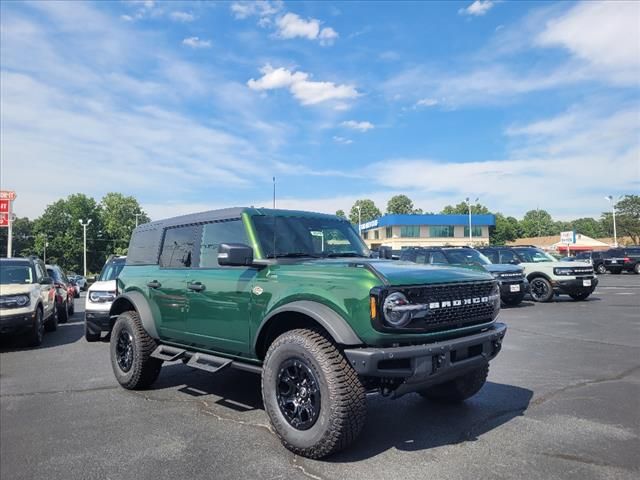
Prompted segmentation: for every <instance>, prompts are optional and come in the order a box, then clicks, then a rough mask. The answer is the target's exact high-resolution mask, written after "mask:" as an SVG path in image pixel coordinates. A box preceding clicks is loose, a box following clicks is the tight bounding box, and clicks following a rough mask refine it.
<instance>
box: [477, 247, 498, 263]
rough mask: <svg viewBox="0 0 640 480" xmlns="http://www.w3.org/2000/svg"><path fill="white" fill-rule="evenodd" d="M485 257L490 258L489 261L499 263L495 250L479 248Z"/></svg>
mask: <svg viewBox="0 0 640 480" xmlns="http://www.w3.org/2000/svg"><path fill="white" fill-rule="evenodd" d="M480 251H481V252H482V253H483V254H484V255H485V256H486V257H488V258H489V260H491V263H500V258H499V257H498V252H497V250H480Z"/></svg>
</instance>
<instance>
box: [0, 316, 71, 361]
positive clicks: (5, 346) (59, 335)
mask: <svg viewBox="0 0 640 480" xmlns="http://www.w3.org/2000/svg"><path fill="white" fill-rule="evenodd" d="M82 337H84V322H83V321H81V317H80V316H79V315H78V314H76V315H74V316H73V317H71V318H70V319H69V321H68V322H67V323H59V324H58V329H57V330H56V331H55V332H44V337H43V339H42V344H41V345H40V346H39V347H28V346H25V342H26V340H25V335H20V334H18V335H7V336H4V335H3V336H2V337H0V353H6V352H15V351H20V350H42V349H45V348H54V347H59V346H62V345H67V344H70V343H75V342H77V341H78V340H79V339H80V338H82Z"/></svg>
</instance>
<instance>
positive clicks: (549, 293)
mask: <svg viewBox="0 0 640 480" xmlns="http://www.w3.org/2000/svg"><path fill="white" fill-rule="evenodd" d="M529 286H530V295H531V298H532V299H533V301H534V302H541V303H544V302H549V301H550V300H551V299H552V298H553V287H552V286H551V282H549V280H547V279H546V278H544V277H536V278H533V279H531V281H530V282H529Z"/></svg>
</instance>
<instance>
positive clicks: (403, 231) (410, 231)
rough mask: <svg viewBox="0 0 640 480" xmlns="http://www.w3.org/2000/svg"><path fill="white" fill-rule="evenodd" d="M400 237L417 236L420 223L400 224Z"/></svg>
mask: <svg viewBox="0 0 640 480" xmlns="http://www.w3.org/2000/svg"><path fill="white" fill-rule="evenodd" d="M400 236H401V237H402V238H418V237H419V236H420V225H402V226H401V227H400Z"/></svg>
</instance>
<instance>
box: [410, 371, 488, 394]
mask: <svg viewBox="0 0 640 480" xmlns="http://www.w3.org/2000/svg"><path fill="white" fill-rule="evenodd" d="M488 375H489V364H488V363H487V364H486V365H485V366H483V367H480V368H477V369H475V370H472V371H471V372H469V373H465V374H464V375H461V376H459V377H457V378H454V379H453V380H450V381H448V382H446V383H442V384H440V385H435V386H433V387H429V388H427V389H425V390H422V391H420V392H418V393H419V394H420V395H421V396H422V397H424V398H427V399H429V400H434V401H437V402H443V403H460V402H464V401H465V400H466V399H467V398H470V397H472V396H474V395H475V394H476V393H478V392H479V391H480V389H481V388H482V387H483V386H484V384H485V383H486V381H487V376H488Z"/></svg>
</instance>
